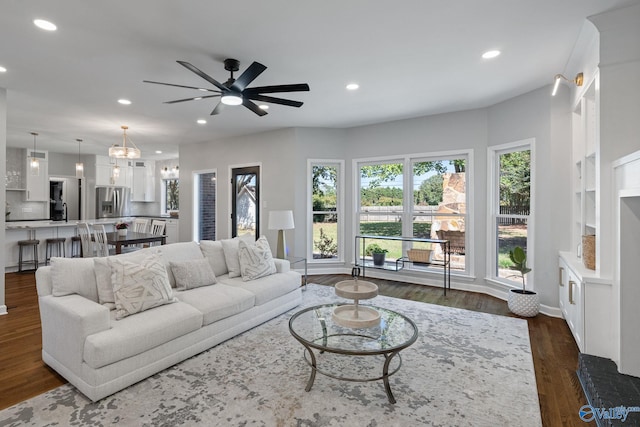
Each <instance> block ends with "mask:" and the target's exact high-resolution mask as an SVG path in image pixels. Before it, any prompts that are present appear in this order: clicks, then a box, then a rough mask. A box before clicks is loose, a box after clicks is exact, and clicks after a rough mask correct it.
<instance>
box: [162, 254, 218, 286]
mask: <svg viewBox="0 0 640 427" xmlns="http://www.w3.org/2000/svg"><path fill="white" fill-rule="evenodd" d="M169 266H170V267H171V272H172V273H173V277H175V279H176V289H177V290H180V291H186V290H187V289H194V288H199V287H201V286H209V285H213V284H215V283H216V276H215V274H213V270H212V269H211V265H209V261H207V260H206V259H204V258H202V259H194V260H189V261H169Z"/></svg>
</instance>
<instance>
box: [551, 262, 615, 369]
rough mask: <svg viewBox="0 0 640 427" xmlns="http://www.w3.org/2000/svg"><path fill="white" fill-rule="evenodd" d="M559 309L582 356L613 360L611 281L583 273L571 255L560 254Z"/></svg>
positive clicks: (580, 266)
mask: <svg viewBox="0 0 640 427" xmlns="http://www.w3.org/2000/svg"><path fill="white" fill-rule="evenodd" d="M558 285H559V288H560V309H561V310H562V315H563V317H564V318H565V320H566V321H567V324H568V325H569V329H571V333H572V334H573V337H574V339H575V340H576V344H577V345H578V349H579V350H580V352H582V353H586V354H592V355H594V356H600V357H605V358H612V357H613V347H612V344H613V340H612V337H613V313H612V312H611V304H612V302H613V301H612V298H613V291H612V285H611V281H610V280H603V279H601V278H600V277H598V276H597V275H595V274H594V273H593V270H588V269H586V268H585V267H584V266H583V265H582V263H581V261H580V260H579V259H578V258H577V257H576V256H575V254H573V253H570V252H560V259H559V270H558Z"/></svg>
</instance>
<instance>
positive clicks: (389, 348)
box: [289, 304, 418, 403]
mask: <svg viewBox="0 0 640 427" xmlns="http://www.w3.org/2000/svg"><path fill="white" fill-rule="evenodd" d="M342 305H344V304H324V305H318V306H314V307H309V308H305V309H304V310H301V311H299V312H297V313H295V314H294V315H293V316H292V317H291V319H290V320H289V331H290V332H291V335H293V337H294V338H295V339H297V340H298V341H300V343H301V344H302V345H303V346H304V347H305V351H304V359H305V361H306V362H307V363H308V364H309V366H311V376H310V377H309V381H308V382H307V387H306V388H305V390H306V391H310V390H311V387H312V386H313V382H314V381H315V378H316V372H319V373H321V374H323V375H326V376H328V377H331V378H335V379H338V380H344V381H357V382H365V381H379V380H382V381H383V383H384V389H385V391H386V393H387V397H388V398H389V402H390V403H396V400H395V398H394V397H393V393H391V387H390V386H389V377H390V376H391V375H393V374H395V373H396V372H398V371H399V370H400V367H401V366H402V357H401V356H400V351H401V350H403V349H405V348H407V347H409V346H410V345H411V344H413V343H414V342H415V341H416V339H417V338H418V328H417V326H416V324H415V323H414V322H413V321H412V320H411V319H409V318H408V317H406V316H404V315H402V314H400V313H397V312H395V311H392V310H388V309H385V308H381V307H373V306H367V307H369V308H373V309H375V310H377V311H378V312H379V313H380V324H379V325H378V326H374V327H371V328H357V329H356V328H347V327H343V326H340V325H339V324H337V323H336V322H334V321H333V319H332V314H333V311H334V309H335V308H336V307H339V306H342ZM314 349H315V350H316V351H317V352H318V355H316V354H314V351H313V350H314ZM325 352H326V353H333V354H338V355H346V356H382V357H383V358H384V363H383V366H382V375H380V376H377V374H376V375H374V376H369V377H365V378H353V377H346V376H339V375H336V374H334V373H331V372H328V371H327V370H326V367H323V368H320V367H318V359H319V357H320V355H322V354H324V353H325ZM395 356H397V358H395ZM394 358H395V359H396V361H395V362H393V364H392V360H393V359H394ZM378 372H379V371H378Z"/></svg>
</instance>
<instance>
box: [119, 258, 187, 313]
mask: <svg viewBox="0 0 640 427" xmlns="http://www.w3.org/2000/svg"><path fill="white" fill-rule="evenodd" d="M109 264H110V265H111V282H112V283H113V295H114V299H115V301H116V319H118V320H119V319H122V318H124V317H127V316H130V315H132V314H135V313H140V312H143V311H145V310H149V309H150V308H154V307H158V306H161V305H164V304H169V303H172V302H177V301H178V300H177V299H176V298H175V297H174V296H173V290H172V289H171V285H170V284H169V276H167V270H166V269H165V266H164V263H163V262H162V259H161V258H160V255H159V254H153V255H150V256H149V257H147V258H145V259H143V260H142V261H140V262H139V263H134V262H130V261H126V260H125V259H122V258H117V257H116V258H112V259H110V260H109Z"/></svg>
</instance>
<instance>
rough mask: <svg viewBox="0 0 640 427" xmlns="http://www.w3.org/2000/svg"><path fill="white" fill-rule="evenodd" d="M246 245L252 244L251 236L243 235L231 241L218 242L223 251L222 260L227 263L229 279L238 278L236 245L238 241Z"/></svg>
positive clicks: (238, 261)
mask: <svg viewBox="0 0 640 427" xmlns="http://www.w3.org/2000/svg"><path fill="white" fill-rule="evenodd" d="M241 240H242V241H244V242H246V243H253V241H254V240H253V236H252V235H250V234H245V235H243V236H241V237H240V238H238V237H234V238H233V239H224V240H220V243H222V250H223V251H224V260H225V261H226V263H227V269H228V270H229V278H231V277H240V276H241V275H242V274H241V273H240V260H239V258H238V243H239V242H240V241H241Z"/></svg>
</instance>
